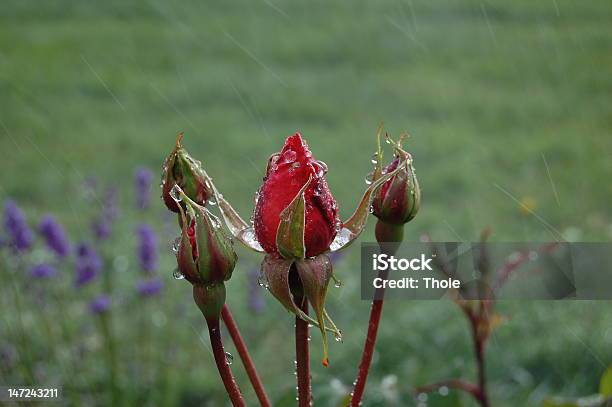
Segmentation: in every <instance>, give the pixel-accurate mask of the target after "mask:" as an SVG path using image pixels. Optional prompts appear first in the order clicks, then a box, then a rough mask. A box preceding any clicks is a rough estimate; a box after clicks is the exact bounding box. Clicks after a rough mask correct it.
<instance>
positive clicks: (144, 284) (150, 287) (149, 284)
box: [136, 278, 164, 297]
mask: <svg viewBox="0 0 612 407" xmlns="http://www.w3.org/2000/svg"><path fill="white" fill-rule="evenodd" d="M163 288H164V282H163V281H162V279H161V278H151V279H149V280H142V281H139V282H138V284H137V285H136V289H137V290H138V294H139V295H141V296H142V297H153V296H155V295H157V294H159V293H160V292H161V290H162V289H163Z"/></svg>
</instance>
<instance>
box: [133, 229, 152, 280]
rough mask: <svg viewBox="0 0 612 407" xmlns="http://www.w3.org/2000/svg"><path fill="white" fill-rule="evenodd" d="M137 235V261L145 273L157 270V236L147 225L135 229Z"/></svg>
mask: <svg viewBox="0 0 612 407" xmlns="http://www.w3.org/2000/svg"><path fill="white" fill-rule="evenodd" d="M136 233H137V234H138V239H139V241H138V260H139V261H140V267H141V268H142V271H144V272H145V273H152V272H154V271H155V270H156V269H157V235H156V234H155V231H154V230H153V228H152V227H151V226H149V225H146V224H142V225H140V226H138V228H136Z"/></svg>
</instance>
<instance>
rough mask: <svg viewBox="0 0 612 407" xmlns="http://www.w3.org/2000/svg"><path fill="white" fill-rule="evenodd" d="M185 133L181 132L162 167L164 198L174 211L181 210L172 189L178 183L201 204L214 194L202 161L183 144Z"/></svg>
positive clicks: (167, 205) (190, 196) (192, 198)
mask: <svg viewBox="0 0 612 407" xmlns="http://www.w3.org/2000/svg"><path fill="white" fill-rule="evenodd" d="M182 139H183V134H182V133H181V134H179V136H178V138H177V140H176V146H175V147H174V150H172V152H171V153H170V155H168V157H166V160H165V161H164V166H163V168H162V184H161V187H162V199H163V200H164V203H165V204H166V207H167V208H168V209H169V210H171V211H172V212H177V213H178V212H179V205H178V204H177V202H176V201H175V200H174V199H173V198H172V196H171V191H172V188H173V187H174V186H175V185H178V186H179V187H180V188H181V189H182V190H183V191H184V192H185V194H186V195H187V196H188V197H189V198H190V199H191V200H192V201H194V202H196V203H197V204H199V205H205V203H206V201H207V200H208V199H210V197H211V196H212V191H211V189H210V185H209V183H208V181H207V180H206V176H205V173H204V171H203V170H202V163H201V162H199V161H197V160H195V159H194V158H192V157H191V155H189V153H188V152H187V150H185V149H184V148H183V146H182V145H181V140H182Z"/></svg>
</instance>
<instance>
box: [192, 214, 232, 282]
mask: <svg viewBox="0 0 612 407" xmlns="http://www.w3.org/2000/svg"><path fill="white" fill-rule="evenodd" d="M194 211H195V238H196V245H197V248H198V259H197V264H198V271H199V275H200V278H201V280H202V282H203V283H204V284H215V283H220V282H222V281H227V280H229V279H230V277H231V276H232V272H233V270H234V267H235V266H236V261H237V260H238V256H237V255H236V252H235V251H234V247H233V245H232V241H231V240H230V238H229V237H228V236H227V235H226V234H225V232H224V230H223V228H222V227H221V222H220V221H219V219H217V217H216V216H215V215H213V214H212V213H210V211H209V210H208V209H206V208H205V207H203V206H197V207H196V208H194Z"/></svg>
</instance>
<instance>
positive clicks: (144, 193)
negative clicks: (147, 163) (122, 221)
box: [134, 167, 153, 209]
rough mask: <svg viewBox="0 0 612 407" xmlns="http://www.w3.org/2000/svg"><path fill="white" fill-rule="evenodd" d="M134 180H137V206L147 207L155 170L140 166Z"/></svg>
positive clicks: (139, 207) (140, 207)
mask: <svg viewBox="0 0 612 407" xmlns="http://www.w3.org/2000/svg"><path fill="white" fill-rule="evenodd" d="M134 181H135V182H136V207H137V208H138V209H147V208H148V207H149V203H150V193H151V183H152V182H153V172H151V170H149V169H148V168H144V167H141V168H138V169H137V170H136V172H135V173H134Z"/></svg>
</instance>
